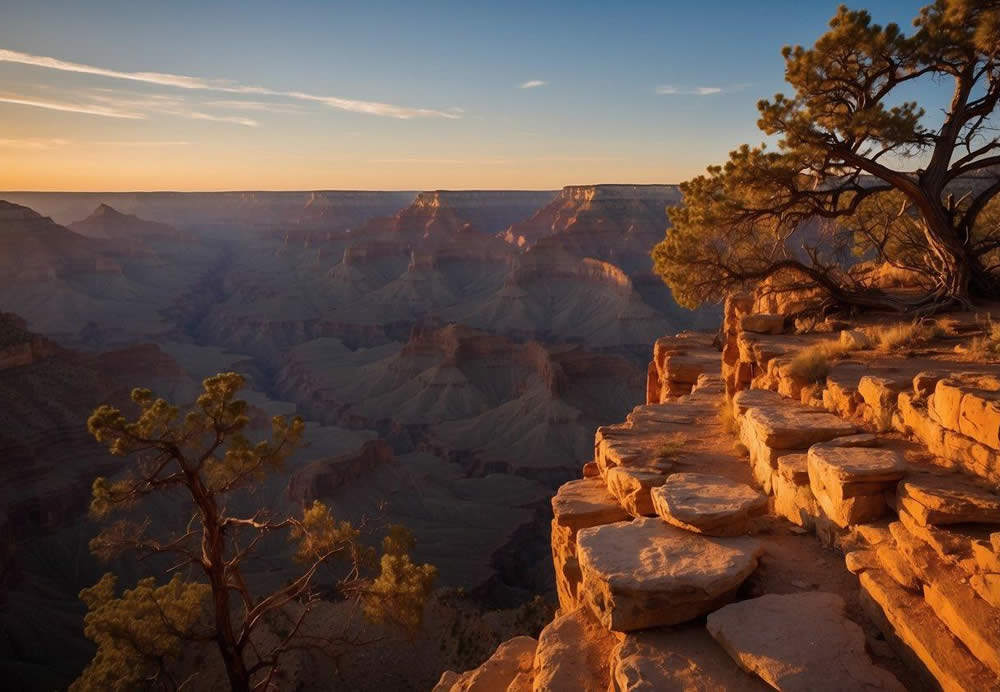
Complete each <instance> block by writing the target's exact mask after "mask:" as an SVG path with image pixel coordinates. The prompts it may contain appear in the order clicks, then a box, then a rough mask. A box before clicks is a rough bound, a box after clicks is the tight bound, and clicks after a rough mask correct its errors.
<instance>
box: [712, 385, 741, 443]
mask: <svg viewBox="0 0 1000 692" xmlns="http://www.w3.org/2000/svg"><path fill="white" fill-rule="evenodd" d="M717 407H718V416H719V424H720V425H721V426H722V429H723V430H725V431H726V432H727V433H729V434H730V435H735V434H736V433H737V432H739V426H738V425H737V424H736V416H735V415H734V414H733V405H732V404H731V403H730V402H729V398H728V397H726V395H725V394H723V395H722V396H721V397H719V403H718V405H717Z"/></svg>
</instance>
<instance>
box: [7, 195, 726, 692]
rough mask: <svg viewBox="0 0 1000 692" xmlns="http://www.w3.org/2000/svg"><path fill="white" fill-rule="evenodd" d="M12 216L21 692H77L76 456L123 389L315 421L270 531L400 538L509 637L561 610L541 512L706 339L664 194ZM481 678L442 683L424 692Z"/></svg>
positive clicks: (391, 199)
mask: <svg viewBox="0 0 1000 692" xmlns="http://www.w3.org/2000/svg"><path fill="white" fill-rule="evenodd" d="M0 199H5V200H7V201H5V202H3V203H0V249H2V256H3V257H5V258H8V262H7V263H6V264H2V265H0V307H2V308H3V309H4V310H6V311H7V312H8V313H11V314H9V315H5V316H4V321H3V329H2V330H0V331H2V332H3V333H4V334H9V335H10V336H9V338H8V339H7V341H5V342H4V349H3V355H2V357H0V363H3V367H4V369H3V371H2V373H0V377H2V379H3V386H4V387H5V392H6V395H7V398H6V400H7V401H10V402H12V406H10V407H8V408H7V410H5V416H4V418H3V420H2V426H0V439H2V440H3V445H4V448H5V449H6V450H7V451H8V453H7V455H6V456H5V461H4V467H3V470H2V472H3V473H4V478H5V486H4V487H5V492H7V494H8V495H7V503H6V507H7V509H6V516H5V518H4V529H3V531H4V536H5V549H4V552H3V556H4V578H3V581H2V594H3V603H5V604H6V606H5V608H6V609H5V610H4V612H3V613H2V615H3V619H4V625H5V631H6V633H7V634H6V638H5V640H4V643H3V645H2V646H3V649H2V651H0V661H2V667H3V668H4V670H5V671H10V672H11V674H12V675H15V674H16V676H15V678H14V679H16V680H19V681H21V682H22V683H23V687H24V688H25V689H35V688H37V689H49V688H51V687H53V686H61V685H64V684H66V682H67V681H68V679H72V676H73V674H74V673H75V671H78V670H79V668H80V667H81V666H82V665H83V663H84V662H86V659H87V655H88V653H87V652H88V651H89V650H90V649H89V646H88V644H87V642H86V641H85V640H83V639H82V636H81V632H80V630H79V627H80V624H79V623H80V617H81V616H82V612H83V609H82V604H80V603H79V601H78V600H77V599H76V594H77V591H78V590H79V589H80V588H81V587H83V586H87V585H89V584H90V583H93V581H96V578H97V577H98V576H99V574H100V569H101V566H100V565H99V564H98V563H97V562H96V561H94V560H93V559H92V558H91V557H90V556H89V555H88V554H87V551H86V542H87V540H88V538H89V536H91V535H93V533H94V532H96V526H95V525H94V524H93V523H92V522H90V520H88V519H87V518H86V513H85V508H86V502H87V497H88V495H89V483H90V480H91V479H92V477H93V476H96V475H99V474H105V475H112V476H113V475H114V474H115V473H117V472H118V471H119V470H120V469H121V460H118V459H116V458H113V457H108V456H107V455H106V454H104V453H102V452H101V450H100V449H99V447H98V446H97V445H96V444H95V443H93V442H92V441H91V440H90V439H89V438H88V436H87V434H86V430H85V421H86V417H87V414H88V413H89V411H90V410H92V409H93V408H94V407H95V406H96V405H97V404H98V403H103V402H107V401H110V402H112V403H124V402H126V400H127V393H128V391H129V389H130V388H131V387H132V386H146V387H150V388H151V389H153V390H154V391H155V392H156V393H157V394H159V395H163V396H166V397H167V398H168V399H171V400H173V401H176V402H177V403H181V404H184V403H189V402H190V401H191V400H192V399H193V397H194V396H195V393H196V392H197V389H198V383H199V382H200V380H201V379H203V378H204V377H207V376H209V375H211V374H214V373H216V372H220V371H225V370H232V371H237V372H240V373H241V374H242V375H244V377H245V378H246V379H247V381H248V383H249V389H248V391H247V392H246V393H245V394H246V399H247V401H248V403H249V405H250V407H251V411H252V412H253V414H252V418H253V421H254V425H255V426H256V427H255V430H257V431H258V432H263V431H264V430H265V429H266V424H267V421H268V419H269V416H271V415H276V414H293V413H294V414H298V415H302V416H303V417H304V418H305V419H306V420H307V432H306V436H305V437H306V444H305V446H304V447H303V448H302V449H301V450H299V451H298V452H297V453H296V455H295V456H294V458H293V459H292V460H291V463H290V464H289V466H288V468H287V469H286V470H285V471H283V472H282V473H281V474H279V475H278V476H277V477H276V478H274V479H273V480H271V481H269V482H268V484H267V486H266V487H264V488H262V489H261V491H260V493H261V496H262V497H264V498H266V500H267V503H268V504H269V505H270V506H272V507H274V508H275V509H287V510H288V511H294V510H295V508H297V507H301V506H302V505H303V504H304V503H306V502H308V501H311V500H312V499H322V500H323V501H324V502H327V503H328V504H329V505H330V506H331V508H332V509H333V511H334V512H335V514H336V515H338V516H341V517H343V518H345V519H351V520H354V521H361V520H363V519H364V518H365V517H370V516H376V515H377V516H380V517H381V518H382V520H384V521H386V522H389V521H393V522H399V523H403V524H405V525H407V526H408V527H410V528H411V530H412V531H413V533H414V535H415V537H416V539H417V548H416V554H415V558H416V559H419V560H422V561H427V562H431V563H433V564H435V565H436V566H437V567H438V569H439V574H440V579H439V586H440V587H441V588H442V589H444V590H445V591H447V590H448V589H461V592H462V593H464V594H465V595H464V596H462V597H461V598H460V599H459V602H460V603H461V604H462V605H461V606H460V607H459V608H458V610H455V608H454V607H452V606H448V607H447V608H444V609H443V610H442V612H448V613H451V614H450V615H449V616H448V617H449V618H454V617H459V616H458V615H456V613H459V612H461V613H468V612H470V609H471V611H476V609H481V608H493V609H497V608H499V609H500V610H499V611H497V612H498V613H499V612H510V613H515V612H520V610H519V609H521V608H523V607H526V606H527V605H530V601H531V599H532V597H533V596H534V595H536V594H543V595H545V594H551V598H552V599H553V600H554V594H555V586H554V585H555V581H554V577H553V568H552V564H551V560H550V559H549V536H548V533H549V532H548V523H549V520H550V518H551V509H550V507H549V502H548V499H549V497H550V496H551V495H552V493H553V492H554V489H555V488H556V487H558V485H559V484H561V483H563V482H565V481H567V480H570V479H572V478H574V477H575V475H576V473H577V471H578V469H579V467H580V465H581V464H582V463H584V462H585V461H588V460H589V459H590V458H591V457H592V450H591V437H592V433H593V429H594V428H595V427H597V426H598V425H600V424H601V423H602V422H604V421H607V420H609V419H614V418H616V417H619V416H621V415H623V414H624V413H625V412H627V411H628V410H629V409H630V408H631V406H632V405H633V403H634V401H635V400H636V399H637V398H641V396H642V394H643V391H644V388H645V386H646V364H645V360H646V355H645V354H646V351H647V348H648V344H649V343H651V342H652V341H653V340H655V339H656V338H657V337H659V336H660V335H662V334H663V333H668V332H670V333H672V332H676V331H680V330H683V329H686V328H699V327H701V328H710V327H712V326H713V325H714V324H715V323H716V322H717V316H718V312H717V311H713V310H712V309H706V310H702V311H698V312H689V311H686V310H682V309H680V308H679V307H677V305H676V304H675V303H673V301H672V300H671V298H670V295H669V291H668V290H667V289H666V287H665V286H663V284H662V283H660V282H659V280H658V279H655V280H654V277H652V275H651V270H650V263H649V259H648V253H649V250H650V248H651V247H652V244H654V243H655V242H656V241H658V240H659V239H660V238H661V237H662V234H663V231H664V229H665V227H666V225H667V219H666V213H665V208H666V205H667V204H668V203H670V202H672V201H675V200H676V199H677V190H676V188H675V187H673V186H617V185H615V186H611V185H609V186H573V187H570V188H566V189H565V190H563V191H562V192H560V193H556V192H534V191H527V192H522V191H431V192H423V193H403V192H400V193H395V192H393V193H378V192H371V193H369V192H312V193H268V192H259V193H258V192H254V193H249V192H248V193H190V194H189V193H108V194H103V193H79V194H74V193H65V194H59V193H3V194H0ZM513 235H517V236H518V237H525V238H527V237H530V238H532V240H530V241H528V240H525V241H523V242H515V243H512V242H509V238H511V237H513ZM50 385H51V386H50ZM275 550H276V551H278V552H282V551H284V550H285V547H282V546H278V547H276V548H275ZM71 555H72V559H71V560H70V561H69V562H66V560H67V559H68V557H69V556H71ZM116 570H121V572H122V573H123V574H126V575H128V574H136V572H135V570H134V568H131V567H128V566H126V565H123V564H122V565H116ZM140 573H141V571H140ZM259 577H260V578H261V579H271V578H273V577H272V576H268V575H266V574H264V573H262V574H261V575H259ZM25 608H31V609H33V610H40V611H44V612H47V613H50V614H51V617H52V618H55V619H57V620H58V621H60V622H62V623H64V627H63V628H62V629H61V630H60V634H59V636H58V637H56V640H58V641H59V642H60V646H63V647H64V648H65V650H66V651H67V652H68V653H67V656H66V657H65V660H64V661H63V663H62V665H60V666H57V667H56V668H55V669H53V670H46V671H45V672H44V674H42V671H43V669H44V668H45V666H44V664H43V660H44V659H43V658H39V657H37V656H36V655H35V654H32V653H31V651H33V650H34V648H35V647H36V646H37V644H38V642H39V641H41V640H42V638H43V636H44V634H43V629H44V628H41V627H39V626H38V625H37V624H36V623H35V622H33V621H32V620H31V619H30V618H25V617H24V613H25V612H26V611H25ZM462 617H466V616H462ZM498 617H500V616H498ZM502 617H507V618H508V619H510V618H512V617H513V615H511V616H502ZM432 620H434V618H432ZM450 623H451V621H450V620H447V619H445V620H443V621H441V622H440V623H439V626H440V627H453V626H454V625H453V624H450ZM480 636H486V637H487V638H486V640H484V641H487V642H489V641H491V639H490V638H491V637H494V636H496V633H495V632H494V633H491V634H488V635H480ZM435 655H436V656H440V655H441V654H440V653H437V654H435ZM451 655H455V654H454V652H453V654H451ZM470 655H472V654H470V653H469V652H468V651H466V652H465V654H464V656H465V658H452V659H440V660H439V659H436V658H429V659H428V660H427V661H426V662H425V665H424V668H425V669H426V670H425V671H424V672H423V673H422V675H423V676H424V678H423V680H424V683H426V684H427V685H430V684H432V683H433V678H434V677H436V675H437V672H438V671H440V670H441V668H443V667H445V666H446V665H453V664H454V663H455V662H460V661H463V660H469V661H471V660H472V659H469V658H468V657H469V656H470ZM424 683H420V684H424ZM414 684H416V683H414ZM420 684H417V687H416V688H420ZM373 689H374V688H373Z"/></svg>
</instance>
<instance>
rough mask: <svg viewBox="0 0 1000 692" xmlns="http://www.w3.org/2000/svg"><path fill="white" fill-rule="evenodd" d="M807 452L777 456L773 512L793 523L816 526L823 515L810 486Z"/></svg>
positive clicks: (773, 487)
mask: <svg viewBox="0 0 1000 692" xmlns="http://www.w3.org/2000/svg"><path fill="white" fill-rule="evenodd" d="M808 459H809V456H808V454H801V453H800V454H786V455H784V456H783V457H780V458H779V459H778V472H777V473H775V474H772V476H771V482H772V490H773V492H774V513H775V514H777V515H778V516H779V517H784V518H785V519H787V520H788V521H790V522H792V523H793V524H797V525H798V526H802V527H804V528H809V529H811V528H813V526H814V525H815V522H816V517H817V516H819V515H820V509H819V505H818V504H817V503H816V498H815V496H813V493H812V489H811V488H810V487H809V462H808Z"/></svg>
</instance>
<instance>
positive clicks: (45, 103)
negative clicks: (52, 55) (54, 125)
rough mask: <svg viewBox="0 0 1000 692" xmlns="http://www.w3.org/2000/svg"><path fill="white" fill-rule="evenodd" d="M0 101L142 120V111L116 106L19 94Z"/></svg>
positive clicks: (2, 98)
mask: <svg viewBox="0 0 1000 692" xmlns="http://www.w3.org/2000/svg"><path fill="white" fill-rule="evenodd" d="M0 103H14V104H17V105H19V106H30V107H32V108H44V109H46V110H51V111H64V112H67V113H85V114H87V115H100V116H103V117H105V118H126V119H129V120H144V119H145V118H146V116H145V115H143V114H142V113H129V112H126V111H121V110H118V109H116V108H111V107H107V106H99V105H97V104H92V103H91V104H86V103H64V102H60V101H50V100H47V99H45V100H43V99H36V98H29V97H26V96H19V95H9V96H5V95H0Z"/></svg>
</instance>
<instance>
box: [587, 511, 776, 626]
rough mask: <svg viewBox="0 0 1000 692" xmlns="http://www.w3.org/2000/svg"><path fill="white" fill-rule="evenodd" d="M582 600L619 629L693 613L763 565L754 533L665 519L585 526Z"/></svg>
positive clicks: (716, 602) (721, 599)
mask: <svg viewBox="0 0 1000 692" xmlns="http://www.w3.org/2000/svg"><path fill="white" fill-rule="evenodd" d="M577 554H578V556H579V560H580V570H581V572H582V574H583V583H582V585H581V587H580V595H581V597H582V600H583V601H584V602H585V603H587V604H588V605H589V606H590V608H591V610H593V612H594V614H595V615H596V616H597V618H598V619H599V620H600V621H601V623H602V624H603V625H604V626H605V627H606V628H608V629H609V630H613V631H616V632H629V631H632V630H638V629H645V628H647V627H661V626H664V625H673V624H677V623H681V622H686V621H688V620H692V619H694V618H696V617H698V616H700V615H704V614H705V613H708V612H711V611H712V610H715V609H716V608H718V607H719V606H720V605H722V604H723V603H726V602H728V601H729V599H731V598H732V596H733V594H734V593H735V591H736V589H738V588H739V586H740V585H741V584H742V583H743V581H744V580H745V579H746V578H747V577H749V576H750V574H751V573H752V572H753V571H754V570H755V569H756V568H757V563H758V561H759V559H760V556H761V555H762V554H763V548H762V546H761V544H760V542H759V541H757V540H755V539H753V538H748V537H739V538H707V537H705V536H700V535H697V534H693V533H689V532H688V531H685V530H683V529H679V528H677V527H674V526H670V525H669V524H666V523H665V522H663V521H662V520H661V519H659V518H639V519H636V520H634V521H631V522H619V523H617V524H607V525H605V526H599V527H595V528H591V529H584V530H582V531H580V533H579V534H578V536H577Z"/></svg>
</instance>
